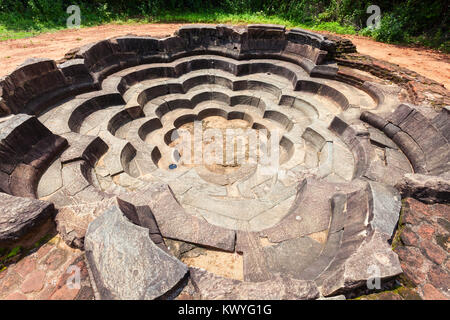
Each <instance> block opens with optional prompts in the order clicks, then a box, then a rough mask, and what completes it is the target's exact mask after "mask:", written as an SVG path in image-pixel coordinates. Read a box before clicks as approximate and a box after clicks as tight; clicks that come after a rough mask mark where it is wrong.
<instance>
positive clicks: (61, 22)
mask: <svg viewBox="0 0 450 320" xmlns="http://www.w3.org/2000/svg"><path fill="white" fill-rule="evenodd" d="M71 4H77V5H79V6H80V8H81V12H82V20H81V23H82V26H92V25H97V24H101V23H106V22H119V23H128V22H175V21H177V22H221V23H222V22H232V23H239V22H253V23H255V22H261V23H280V24H286V25H287V26H288V27H293V26H300V27H306V28H310V29H322V30H329V31H333V32H337V33H356V32H358V33H360V34H363V35H367V36H372V37H374V38H375V39H376V40H379V41H384V42H394V43H420V44H422V45H426V46H431V47H434V48H439V49H441V50H443V51H446V52H449V36H448V27H447V26H448V25H449V16H448V2H447V0H434V1H422V0H406V1H405V0H403V1H400V0H390V1H388V0H377V1H373V0H310V1H306V0H285V1H275V0H206V1H202V0H147V1H139V0H77V1H73V0H0V40H1V39H6V38H13V37H23V36H27V35H30V34H34V33H37V32H42V31H48V30H53V29H60V28H64V27H65V25H66V19H67V17H68V14H67V13H66V8H67V7H68V6H69V5H71ZM371 4H376V5H378V6H379V7H380V8H381V16H382V18H381V27H380V28H379V29H377V30H370V29H369V28H367V26H366V21H367V18H368V17H369V16H370V15H371V13H367V12H366V10H367V7H368V6H369V5H371Z"/></svg>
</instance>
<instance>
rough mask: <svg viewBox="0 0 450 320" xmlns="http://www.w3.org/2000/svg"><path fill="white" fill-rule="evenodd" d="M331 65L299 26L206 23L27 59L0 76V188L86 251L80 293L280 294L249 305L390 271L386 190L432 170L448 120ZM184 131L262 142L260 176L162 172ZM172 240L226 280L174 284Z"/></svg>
mask: <svg viewBox="0 0 450 320" xmlns="http://www.w3.org/2000/svg"><path fill="white" fill-rule="evenodd" d="M333 58H334V43H333V42H332V41H329V40H327V39H326V38H325V37H323V36H321V35H317V34H313V33H310V32H307V31H304V30H299V29H293V30H285V28H284V27H282V26H275V25H250V26H248V27H245V28H244V27H243V28H238V27H229V26H223V25H220V26H216V27H212V26H206V27H205V26H189V27H183V28H181V29H180V30H179V31H178V32H177V34H176V35H174V36H172V37H169V38H165V39H154V38H150V37H120V38H114V39H109V40H104V41H101V42H98V43H95V44H92V45H89V46H86V47H83V48H81V49H80V50H79V51H78V53H77V54H76V57H75V58H74V59H72V60H68V61H66V62H65V63H63V64H61V65H56V64H55V63H54V62H53V61H50V60H31V61H28V62H27V63H26V64H24V65H22V66H21V67H19V68H18V69H17V70H16V71H14V72H13V73H12V74H11V75H9V76H7V77H6V78H5V79H3V80H2V81H1V82H0V84H1V86H0V88H1V91H0V96H1V98H0V110H2V113H3V115H5V117H3V118H2V119H1V122H0V137H1V142H0V159H2V161H1V163H0V178H2V179H0V190H1V191H2V192H4V193H8V194H10V195H12V196H17V197H18V196H20V197H29V198H37V199H40V200H45V201H47V202H49V203H52V204H53V205H54V207H55V208H56V209H57V214H56V218H55V221H56V223H57V229H58V231H59V233H60V234H61V236H62V237H63V239H64V240H65V241H66V242H67V243H68V244H69V245H71V246H74V247H78V248H84V249H85V250H86V252H87V257H88V264H89V266H90V269H91V278H92V280H93V282H94V283H95V286H96V287H97V291H98V292H97V298H105V299H110V298H114V299H124V298H132V299H150V298H173V297H175V296H176V295H177V294H178V293H179V292H180V290H182V289H183V286H184V285H186V283H190V284H194V287H196V288H197V290H199V291H200V292H197V294H198V295H199V296H200V297H211V298H220V297H222V298H223V297H228V298H239V297H241V298H242V297H247V298H255V297H263V296H265V295H261V294H256V293H255V290H256V291H257V290H258V288H261V290H263V289H264V288H266V289H267V290H268V288H270V287H271V286H273V283H275V282H277V281H281V282H282V283H283V287H284V288H285V290H286V291H285V293H284V294H281V295H279V296H277V295H269V294H268V295H267V297H277V298H307V299H313V298H317V297H318V296H319V293H320V294H321V295H324V296H331V295H336V294H340V293H345V292H347V291H348V290H352V289H353V288H355V287H358V286H361V285H363V284H364V283H365V282H366V280H367V279H369V278H370V276H371V270H373V269H374V268H376V269H377V270H378V271H379V275H380V277H381V278H383V279H384V278H391V277H393V276H395V275H398V274H399V273H401V272H402V271H401V268H400V265H399V262H398V259H397V256H396V255H395V253H393V251H392V250H391V248H390V245H389V243H388V240H389V239H391V237H392V236H393V233H394V230H395V228H396V224H397V221H398V216H399V212H400V207H401V202H400V200H401V196H400V194H399V192H398V191H397V190H396V189H395V188H394V186H395V185H396V184H398V183H399V182H400V181H402V178H403V176H404V175H405V174H408V173H414V172H416V173H424V174H430V175H441V176H443V175H445V174H446V173H448V160H449V153H448V150H450V148H448V147H449V145H448V139H449V137H448V123H449V121H448V110H444V111H443V112H442V113H441V114H439V115H438V116H437V117H436V118H434V119H432V120H429V119H427V118H425V117H424V116H423V115H422V114H421V113H420V112H419V111H417V110H415V109H414V107H413V106H407V105H405V104H401V105H399V104H400V101H399V96H398V95H399V93H400V88H399V87H397V86H396V85H381V84H379V83H372V82H367V81H366V82H356V81H354V80H353V79H352V78H351V77H348V78H346V76H345V74H340V75H339V76H337V70H338V67H337V65H336V64H335V63H334V61H333ZM7 114H10V115H8V116H7ZM33 115H34V116H33ZM361 120H362V121H361ZM196 123H201V124H202V125H201V130H200V134H201V137H200V138H202V137H203V138H204V134H205V132H206V130H204V128H203V127H205V128H213V129H219V131H220V130H226V129H229V128H233V129H236V128H238V129H246V130H247V129H248V130H249V131H251V132H253V131H259V132H265V136H266V137H267V138H268V139H272V138H273V139H276V141H275V145H276V150H277V151H279V154H280V157H279V161H277V163H276V170H266V168H265V167H264V166H263V165H261V164H260V163H243V164H239V165H233V166H226V165H224V164H223V163H218V164H215V165H214V166H211V165H205V164H204V163H196V164H194V165H190V164H186V163H184V162H178V160H179V159H178V158H179V157H180V156H182V154H181V153H180V151H179V149H177V147H176V144H175V142H177V141H179V140H177V139H179V137H180V134H179V133H180V132H181V130H183V129H189V130H194V133H195V124H196ZM202 130H203V131H202ZM261 130H264V131H261ZM275 137H276V138H275ZM197 138H198V137H196V139H197ZM200 140H201V139H200ZM202 141H203V140H202ZM202 141H200V146H201V147H204V146H203V145H202V143H203V142H202ZM194 143H195V141H194ZM251 148H256V147H255V145H250V144H249V149H248V150H253V149H251ZM233 150H234V145H231V146H230V145H228V144H227V147H224V152H225V153H227V152H231V151H233ZM402 192H405V191H404V190H402ZM16 199H17V201H20V200H19V199H20V198H16ZM34 201H37V200H34ZM41 211H42V212H44V211H45V210H41ZM39 212H40V211H36V215H39V214H40V213H39ZM42 214H43V213H42ZM32 217H33V219H30V221H31V220H33V221H40V220H39V219H37V218H34V217H35V216H32ZM46 218H47V216H46ZM21 221H26V219H22V220H21ZM33 223H34V222H33ZM0 228H3V225H2V224H0ZM25 229H26V228H25ZM11 230H17V228H16V229H11ZM5 232H7V231H5ZM5 232H4V230H0V234H2V235H4V234H6V233H5ZM147 235H149V236H148V237H147ZM5 237H6V238H7V237H8V236H7V235H6V236H5ZM8 239H9V238H8ZM173 240H176V241H181V242H182V243H186V244H189V245H193V246H198V247H201V248H204V249H205V250H207V251H208V250H218V251H219V252H222V253H226V252H230V253H238V254H241V255H242V257H243V266H242V268H243V279H241V280H230V279H223V278H220V277H219V276H218V275H214V274H211V273H210V272H211V271H209V270H199V269H196V268H191V269H190V270H191V271H190V273H191V274H190V276H189V272H188V269H187V267H186V266H185V265H184V264H183V263H181V262H180V261H179V260H177V259H176V258H175V257H173V256H172V255H171V251H170V250H169V249H168V248H167V247H166V244H165V243H166V242H168V241H173ZM143 252H145V254H143ZM124 255H125V256H126V257H125V256H124ZM119 256H121V257H125V258H124V259H125V260H124V261H127V260H126V259H132V260H133V263H131V264H130V263H128V262H126V263H125V262H124V261H122V260H120V259H119V260H120V261H117V259H116V258H117V257H119ZM155 261H158V262H155ZM155 264H158V267H157V268H153V267H152V266H155ZM134 266H135V268H134ZM134 277H137V278H139V279H140V281H139V283H136V281H134V280H133V279H134ZM280 279H281V280H280ZM141 280H142V281H141ZM209 281H211V283H213V284H214V283H222V284H223V285H224V288H229V290H236V292H240V293H239V294H241V295H240V296H236V295H235V294H234V295H233V294H231V293H230V292H223V291H220V290H219V291H220V292H210V288H211V287H210V286H208V285H207V284H206V283H207V282H209ZM188 287H189V285H188ZM213 287H214V286H213ZM222 289H223V288H222ZM202 290H204V292H202ZM227 290H228V289H227ZM292 290H294V291H295V292H293V291H292Z"/></svg>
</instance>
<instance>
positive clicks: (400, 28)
mask: <svg viewBox="0 0 450 320" xmlns="http://www.w3.org/2000/svg"><path fill="white" fill-rule="evenodd" d="M372 33H373V36H374V37H375V40H377V41H382V42H401V41H404V40H405V34H406V32H405V30H404V25H403V22H402V21H401V19H400V18H398V17H396V16H395V15H394V14H392V13H388V14H384V15H382V16H381V24H380V27H379V28H378V29H375V30H374V31H373V32H372Z"/></svg>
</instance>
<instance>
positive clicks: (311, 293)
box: [190, 268, 319, 300]
mask: <svg viewBox="0 0 450 320" xmlns="http://www.w3.org/2000/svg"><path fill="white" fill-rule="evenodd" d="M190 275H191V281H192V282H193V284H194V286H195V287H196V288H197V294H198V295H199V297H200V299H203V300H294V299H295V300H299V299H303V300H311V299H316V298H318V296H319V291H318V290H317V287H316V286H315V285H314V282H312V281H304V280H296V279H292V278H289V277H286V276H282V275H277V276H276V277H275V278H274V279H273V280H268V281H264V282H244V281H239V280H233V279H227V278H223V277H220V276H217V275H214V274H212V273H210V272H207V271H206V270H202V269H198V268H190Z"/></svg>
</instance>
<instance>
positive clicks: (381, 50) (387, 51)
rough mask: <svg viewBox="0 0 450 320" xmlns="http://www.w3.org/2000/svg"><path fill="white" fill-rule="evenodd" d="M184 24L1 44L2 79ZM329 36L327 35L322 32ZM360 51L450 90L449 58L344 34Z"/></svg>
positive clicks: (102, 28)
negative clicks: (114, 40)
mask: <svg viewBox="0 0 450 320" xmlns="http://www.w3.org/2000/svg"><path fill="white" fill-rule="evenodd" d="M180 26H182V24H134V25H133V24H132V25H115V24H107V25H103V26H99V27H91V28H82V29H78V30H76V29H72V30H62V31H58V32H54V33H44V34H40V35H38V36H36V37H32V38H26V39H15V40H6V41H1V42H0V65H1V69H0V76H3V75H6V74H8V73H10V72H11V71H13V70H14V69H15V68H16V67H17V66H18V65H19V64H21V63H22V62H24V61H25V60H26V59H27V58H30V57H45V58H50V59H55V60H58V59H61V58H62V57H63V56H64V54H65V53H66V52H67V51H69V50H70V49H72V48H75V47H80V46H82V45H85V44H88V43H91V42H94V41H99V40H103V39H105V38H111V37H115V36H120V35H126V34H135V35H149V36H155V37H163V36H168V35H170V34H172V33H173V32H175V31H176V30H177V29H178V28H179V27H180ZM323 33H326V32H323ZM344 37H346V38H348V39H350V40H351V41H352V42H353V43H354V44H355V45H356V47H357V49H358V52H360V53H362V54H367V55H370V56H372V57H374V58H377V59H381V60H385V61H388V62H391V63H395V64H398V65H400V66H401V67H405V68H408V69H410V70H413V71H415V72H417V73H419V74H421V75H423V76H425V77H428V78H430V79H433V80H435V81H437V82H439V83H442V84H444V85H445V87H446V88H447V89H450V55H448V54H443V53H439V52H438V51H435V50H430V49H425V48H420V47H405V46H398V45H391V44H386V43H381V42H376V41H374V40H372V39H369V38H367V37H361V36H353V35H345V36H344Z"/></svg>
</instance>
